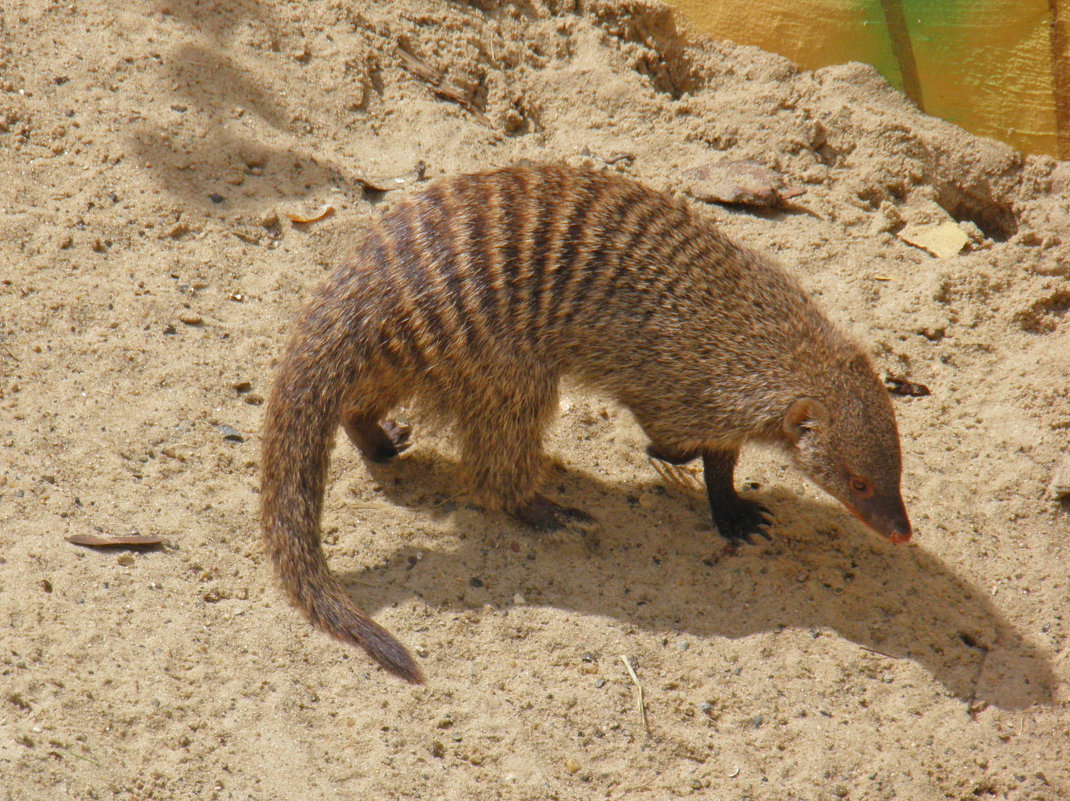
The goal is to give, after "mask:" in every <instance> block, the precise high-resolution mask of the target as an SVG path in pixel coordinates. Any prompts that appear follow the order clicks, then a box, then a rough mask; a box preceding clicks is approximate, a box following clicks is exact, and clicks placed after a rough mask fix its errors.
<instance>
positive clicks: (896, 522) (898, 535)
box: [884, 501, 914, 542]
mask: <svg viewBox="0 0 1070 801" xmlns="http://www.w3.org/2000/svg"><path fill="white" fill-rule="evenodd" d="M901 504H902V501H900V505H901ZM884 533H885V534H886V535H887V537H888V539H890V540H891V541H892V542H909V541H910V538H911V536H912V535H913V534H914V529H913V527H912V526H911V525H910V520H909V519H908V518H907V515H906V510H905V509H904V510H902V511H901V512H900V513H899V514H897V515H895V516H894V517H892V519H891V520H889V521H888V526H887V529H886V530H885V532H884Z"/></svg>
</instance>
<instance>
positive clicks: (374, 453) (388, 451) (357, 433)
mask: <svg viewBox="0 0 1070 801" xmlns="http://www.w3.org/2000/svg"><path fill="white" fill-rule="evenodd" d="M344 426H345V430H346V434H347V435H348V436H349V440H350V441H351V442H352V443H353V444H354V445H356V446H357V449H358V450H359V451H360V452H361V453H362V454H363V455H364V457H365V458H366V459H370V460H371V461H373V462H386V461H389V460H390V459H393V458H394V457H395V456H397V455H398V454H399V453H401V452H402V451H404V450H405V449H406V448H408V447H409V437H410V436H411V435H412V426H410V425H408V424H406V423H399V422H398V421H397V420H384V421H383V422H382V423H378V422H375V421H369V420H368V419H367V418H362V417H352V418H350V419H348V420H345V421H344Z"/></svg>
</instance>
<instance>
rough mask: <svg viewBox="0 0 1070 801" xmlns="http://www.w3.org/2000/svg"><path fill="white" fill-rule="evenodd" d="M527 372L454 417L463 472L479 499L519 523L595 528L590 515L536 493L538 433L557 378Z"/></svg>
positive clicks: (540, 466)
mask: <svg viewBox="0 0 1070 801" xmlns="http://www.w3.org/2000/svg"><path fill="white" fill-rule="evenodd" d="M518 372H520V371H518ZM527 373H528V375H529V376H533V377H532V378H531V380H530V381H529V382H525V385H524V386H515V385H514V386H512V387H509V388H507V389H506V388H502V391H501V392H497V391H492V392H488V393H486V394H484V395H482V397H481V399H480V400H481V402H478V403H474V404H473V405H472V406H471V407H470V408H469V410H468V411H466V412H465V413H464V414H463V415H462V416H461V417H460V420H459V424H458V433H459V434H460V437H461V458H462V461H463V462H464V467H465V472H466V473H467V475H468V477H469V480H470V481H471V483H472V484H473V489H474V490H475V492H476V495H477V496H478V497H479V498H480V499H481V500H483V501H484V502H486V503H489V504H491V505H493V506H499V507H500V508H502V509H503V510H504V511H505V512H506V513H507V514H509V515H510V516H512V517H514V518H516V519H517V520H519V521H521V522H522V523H525V524H527V525H529V526H532V527H533V528H535V529H537V530H540V531H556V530H560V529H566V528H567V529H578V530H580V531H581V532H585V533H586V532H587V531H589V530H592V529H593V528H595V527H596V524H595V520H594V518H593V517H591V516H590V515H589V514H587V513H586V512H584V511H582V510H580V509H573V508H570V507H566V506H560V505H559V504H556V503H554V502H553V501H551V500H550V499H549V498H547V497H546V496H544V495H542V494H541V493H540V492H539V487H540V486H541V484H542V480H543V474H544V472H545V467H546V461H547V460H546V456H545V454H544V453H543V450H542V436H543V432H544V431H545V429H546V425H547V423H548V422H549V420H550V417H551V415H552V413H553V410H554V408H555V407H556V405H557V379H556V377H549V376H538V375H537V373H536V372H535V371H534V370H531V371H527ZM521 374H522V373H521ZM488 398H489V399H488Z"/></svg>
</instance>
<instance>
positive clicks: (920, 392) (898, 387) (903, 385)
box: [884, 375, 931, 398]
mask: <svg viewBox="0 0 1070 801" xmlns="http://www.w3.org/2000/svg"><path fill="white" fill-rule="evenodd" d="M884 385H885V386H886V387H887V388H888V391H889V392H891V393H892V394H893V395H905V396H907V397H908V398H923V397H925V396H926V395H929V394H931V392H930V390H929V388H928V387H927V386H925V385H924V384H918V383H916V382H914V381H911V380H909V379H907V378H903V377H902V376H898V375H890V376H887V377H886V378H885V379H884Z"/></svg>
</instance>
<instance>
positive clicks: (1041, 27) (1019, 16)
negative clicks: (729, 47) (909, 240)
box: [667, 0, 1070, 158]
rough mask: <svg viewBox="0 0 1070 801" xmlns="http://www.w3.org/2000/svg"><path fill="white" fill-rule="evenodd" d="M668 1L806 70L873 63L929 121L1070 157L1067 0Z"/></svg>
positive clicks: (703, 26) (723, 33)
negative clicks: (941, 121)
mask: <svg viewBox="0 0 1070 801" xmlns="http://www.w3.org/2000/svg"><path fill="white" fill-rule="evenodd" d="M667 2H668V3H669V5H671V6H676V7H677V8H678V9H679V11H681V12H682V13H683V15H684V17H685V18H686V19H687V20H689V21H690V23H691V26H692V27H693V28H694V29H695V30H697V31H699V32H701V33H705V34H708V35H710V36H712V37H713V38H715V39H730V40H732V41H734V42H738V43H740V44H749V45H757V46H758V47H761V48H763V49H765V50H770V51H773V52H775V53H780V54H781V55H784V56H787V57H788V58H790V59H792V60H793V61H795V62H796V63H797V64H799V65H800V66H801V67H805V68H807V69H816V68H818V67H823V66H826V65H828V64H840V63H843V62H846V61H863V62H866V63H869V64H872V65H873V66H875V67H876V68H877V69H878V70H880V72H881V74H883V75H884V76H885V78H887V79H888V80H889V82H891V83H892V84H894V85H895V86H897V87H899V88H901V89H904V90H905V91H906V92H907V94H909V95H911V97H913V98H914V100H915V101H916V102H917V103H918V104H919V105H920V106H921V107H922V108H923V109H924V110H925V111H926V112H927V113H929V114H933V115H934V116H937V117H942V118H944V119H947V120H950V121H951V122H954V123H956V124H958V125H961V126H962V127H963V128H965V129H966V130H968V131H971V132H973V133H976V134H979V135H981V136H990V137H993V138H995V139H1001V140H1003V141H1005V142H1008V143H1009V144H1011V145H1013V146H1014V147H1016V148H1018V149H1020V150H1022V151H1024V152H1026V153H1046V154H1049V155H1053V156H1055V155H1058V156H1059V157H1061V158H1070V98H1068V97H1067V93H1068V92H1070V65H1068V63H1067V52H1068V48H1067V46H1066V40H1067V34H1068V33H1070V0H759V1H758V2H756V0H667ZM1057 87H1059V88H1057Z"/></svg>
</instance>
